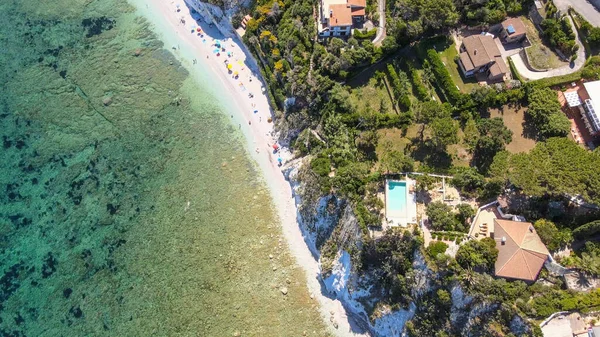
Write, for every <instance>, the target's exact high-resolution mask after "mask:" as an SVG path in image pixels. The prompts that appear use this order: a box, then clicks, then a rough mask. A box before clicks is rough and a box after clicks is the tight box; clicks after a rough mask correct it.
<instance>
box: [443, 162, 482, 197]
mask: <svg viewBox="0 0 600 337" xmlns="http://www.w3.org/2000/svg"><path fill="white" fill-rule="evenodd" d="M450 183H451V184H452V185H453V186H454V187H456V188H457V189H458V190H459V191H460V192H461V193H462V194H463V195H465V196H467V197H470V198H473V197H476V196H477V195H479V192H480V190H481V188H482V187H483V185H484V184H485V178H484V177H483V176H482V175H481V174H479V173H478V172H477V170H475V169H474V168H472V167H464V168H458V169H457V172H456V173H455V174H454V176H453V178H452V180H451V182H450Z"/></svg>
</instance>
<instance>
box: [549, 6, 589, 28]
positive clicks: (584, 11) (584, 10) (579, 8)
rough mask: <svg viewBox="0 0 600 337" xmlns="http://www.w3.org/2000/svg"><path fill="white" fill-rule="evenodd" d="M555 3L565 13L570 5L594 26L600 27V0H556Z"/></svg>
mask: <svg viewBox="0 0 600 337" xmlns="http://www.w3.org/2000/svg"><path fill="white" fill-rule="evenodd" d="M554 4H555V5H556V7H557V8H558V9H559V10H560V11H561V12H563V13H567V10H568V9H569V7H573V9H574V10H575V11H576V12H577V13H579V14H581V16H583V18H584V19H586V20H587V21H588V22H589V23H591V24H592V26H596V27H600V12H599V11H598V8H600V0H589V1H586V0H554Z"/></svg>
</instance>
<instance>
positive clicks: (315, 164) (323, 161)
mask: <svg viewBox="0 0 600 337" xmlns="http://www.w3.org/2000/svg"><path fill="white" fill-rule="evenodd" d="M330 166H331V163H330V161H329V158H324V157H318V158H315V159H313V160H311V161H310V168H311V169H312V170H313V171H314V172H315V173H316V174H318V175H320V176H321V177H325V176H327V175H328V174H329V172H331V168H330Z"/></svg>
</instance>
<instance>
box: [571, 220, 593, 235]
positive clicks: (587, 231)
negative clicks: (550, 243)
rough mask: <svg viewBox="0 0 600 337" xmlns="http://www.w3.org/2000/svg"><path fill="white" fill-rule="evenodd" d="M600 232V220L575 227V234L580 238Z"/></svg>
mask: <svg viewBox="0 0 600 337" xmlns="http://www.w3.org/2000/svg"><path fill="white" fill-rule="evenodd" d="M599 233H600V220H596V221H592V222H588V223H586V224H585V225H582V226H579V227H577V228H575V230H574V231H573V236H574V237H575V238H576V239H578V240H583V239H585V238H587V237H591V236H594V235H596V234H599Z"/></svg>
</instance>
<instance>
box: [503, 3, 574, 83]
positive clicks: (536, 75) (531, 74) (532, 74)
mask: <svg viewBox="0 0 600 337" xmlns="http://www.w3.org/2000/svg"><path fill="white" fill-rule="evenodd" d="M555 1H556V0H555ZM574 1H577V0H574ZM567 18H568V19H569V21H570V22H571V26H572V27H573V32H574V33H575V41H577V44H578V45H579V50H578V51H577V59H576V60H575V62H573V63H574V64H573V66H572V67H571V65H570V64H569V65H566V66H563V67H560V68H556V69H551V70H548V71H532V70H529V68H527V66H526V65H525V62H524V61H523V59H522V58H521V55H520V54H516V55H513V56H510V58H511V59H512V61H513V63H514V64H515V68H517V71H518V72H519V74H521V76H523V77H525V78H527V79H530V80H539V79H542V78H547V77H555V76H562V75H567V74H570V73H573V72H575V71H577V70H579V69H580V68H581V67H583V65H584V64H585V48H583V45H582V44H581V41H580V40H579V36H578V35H577V30H576V29H575V27H574V26H573V21H572V20H571V17H569V16H567Z"/></svg>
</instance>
